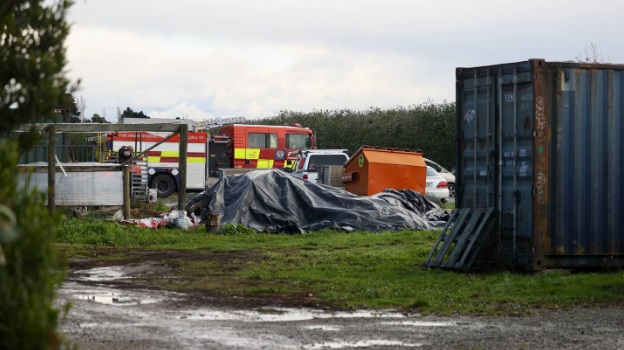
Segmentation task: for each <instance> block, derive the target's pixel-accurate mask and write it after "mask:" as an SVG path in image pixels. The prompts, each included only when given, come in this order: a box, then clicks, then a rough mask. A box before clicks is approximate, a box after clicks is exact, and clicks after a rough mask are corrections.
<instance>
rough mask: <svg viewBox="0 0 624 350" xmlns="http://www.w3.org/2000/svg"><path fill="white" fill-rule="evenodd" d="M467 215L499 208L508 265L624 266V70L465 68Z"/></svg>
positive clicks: (460, 94)
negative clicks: (478, 209) (471, 210)
mask: <svg viewBox="0 0 624 350" xmlns="http://www.w3.org/2000/svg"><path fill="white" fill-rule="evenodd" d="M456 77H457V81H456V94H457V95H456V97H457V115H456V118H457V134H458V142H457V154H458V161H457V163H458V164H457V169H458V173H457V198H456V206H457V207H458V208H472V207H494V208H496V209H498V212H499V215H500V216H499V223H498V230H497V237H495V238H496V242H497V245H498V251H499V253H500V256H501V258H502V259H503V261H504V262H505V263H508V264H510V265H513V266H516V267H519V268H522V269H526V270H539V269H543V268H553V267H608V266H624V194H623V189H624V187H623V185H622V183H623V182H624V180H623V179H622V178H621V177H622V175H624V152H622V149H624V140H623V137H624V65H611V64H589V63H574V62H546V61H544V60H542V59H531V60H528V61H525V62H518V63H509V64H499V65H492V66H484V67H473V68H457V70H456Z"/></svg>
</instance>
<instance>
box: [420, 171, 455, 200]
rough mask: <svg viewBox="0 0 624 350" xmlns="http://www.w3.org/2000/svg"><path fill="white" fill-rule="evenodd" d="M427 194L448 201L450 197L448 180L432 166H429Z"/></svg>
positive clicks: (426, 183)
mask: <svg viewBox="0 0 624 350" xmlns="http://www.w3.org/2000/svg"><path fill="white" fill-rule="evenodd" d="M425 195H427V196H431V197H434V198H437V199H439V200H441V201H442V202H446V201H447V200H448V199H449V197H450V193H449V189H448V182H447V181H446V179H445V178H443V177H442V176H441V175H440V174H438V172H437V171H435V170H433V168H432V167H430V166H427V179H426V182H425Z"/></svg>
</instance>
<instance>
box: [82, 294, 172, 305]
mask: <svg viewBox="0 0 624 350" xmlns="http://www.w3.org/2000/svg"><path fill="white" fill-rule="evenodd" d="M72 296H73V298H74V299H76V300H86V301H90V302H94V303H98V304H106V305H120V306H123V305H139V304H153V303H157V302H159V301H161V300H160V299H155V298H138V297H132V296H124V295H122V294H119V293H113V292H99V291H98V292H95V291H93V292H91V293H89V292H85V293H82V294H73V295H72Z"/></svg>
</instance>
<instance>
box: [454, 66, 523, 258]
mask: <svg viewBox="0 0 624 350" xmlns="http://www.w3.org/2000/svg"><path fill="white" fill-rule="evenodd" d="M533 64H534V62H521V63H512V64H504V65H497V66H489V67H477V68H458V69H457V71H456V77H457V116H456V118H457V132H458V142H457V154H458V167H457V169H458V173H457V179H458V180H457V183H458V186H457V199H456V207H458V208H496V209H497V210H498V213H499V220H498V222H499V229H498V230H497V237H495V240H496V242H497V244H498V245H497V246H498V253H499V255H500V257H501V258H502V260H503V261H504V262H505V263H506V264H511V265H515V266H528V265H529V264H530V262H531V259H532V258H533V250H532V248H533V194H532V190H533V164H534V157H535V152H534V147H533V131H534V106H533V105H534V87H533V75H532V71H533V70H532V65H533Z"/></svg>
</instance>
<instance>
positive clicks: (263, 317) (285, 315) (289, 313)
mask: <svg viewBox="0 0 624 350" xmlns="http://www.w3.org/2000/svg"><path fill="white" fill-rule="evenodd" d="M272 310H274V312H267V310H262V311H261V312H260V311H256V310H232V311H220V310H214V309H200V310H194V311H187V312H184V315H183V316H182V317H184V318H187V319H190V320H238V321H247V322H287V321H305V320H313V319H329V318H405V315H403V314H400V313H390V312H375V311H355V312H327V311H323V310H313V309H288V308H275V309H272Z"/></svg>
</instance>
